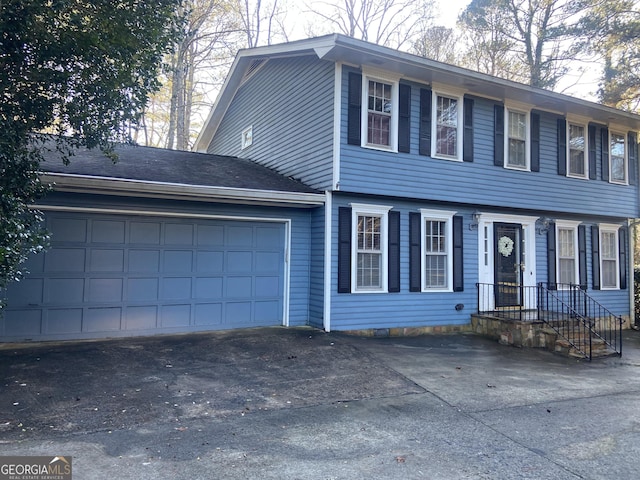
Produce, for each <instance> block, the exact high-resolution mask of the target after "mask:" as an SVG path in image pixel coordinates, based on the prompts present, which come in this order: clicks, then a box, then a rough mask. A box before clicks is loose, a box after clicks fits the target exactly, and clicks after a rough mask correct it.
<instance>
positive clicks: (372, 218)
mask: <svg viewBox="0 0 640 480" xmlns="http://www.w3.org/2000/svg"><path fill="white" fill-rule="evenodd" d="M352 208H353V210H352V222H353V223H352V224H353V229H352V232H353V236H354V237H353V240H352V246H353V247H352V262H351V264H352V269H353V272H352V278H354V279H355V284H354V291H356V292H367V291H368V292H386V291H387V249H386V246H387V242H388V240H387V215H388V212H389V210H390V209H391V207H381V206H376V205H355V204H352Z"/></svg>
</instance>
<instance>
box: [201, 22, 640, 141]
mask: <svg viewBox="0 0 640 480" xmlns="http://www.w3.org/2000/svg"><path fill="white" fill-rule="evenodd" d="M298 55H314V56H316V57H317V58H318V59H321V60H328V61H333V62H338V63H344V64H348V65H353V66H357V67H362V66H368V67H371V68H375V69H378V70H383V71H388V72H396V73H399V74H400V75H401V76H402V77H403V78H406V79H414V80H416V81H418V82H421V83H426V84H432V83H434V82H435V83H438V84H443V85H449V86H451V87H455V88H459V89H463V90H465V91H466V92H467V93H469V94H473V95H477V96H480V97H485V98H490V99H495V100H497V101H505V100H514V101H518V102H523V103H528V104H531V105H532V106H534V107H535V108H536V109H539V110H545V111H549V112H554V113H558V114H560V115H567V114H572V115H580V116H583V117H589V118H591V119H593V121H595V122H597V123H602V124H605V125H607V124H610V123H614V124H622V125H628V126H629V128H631V129H634V130H640V116H638V115H634V114H632V113H628V112H624V111H621V110H618V109H615V108H611V107H607V106H604V105H601V104H598V103H594V102H589V101H586V100H582V99H580V98H576V97H572V96H569V95H564V94H561V93H556V92H552V91H549V90H544V89H541V88H536V87H531V86H529V85H525V84H522V83H517V82H513V81H511V80H505V79H503V78H498V77H493V76H491V75H487V74H484V73H479V72H475V71H472V70H468V69H465V68H462V67H457V66H454V65H449V64H446V63H442V62H437V61H435V60H431V59H428V58H425V57H420V56H417V55H413V54H409V53H405V52H401V51H398V50H394V49H391V48H388V47H383V46H380V45H376V44H373V43H368V42H365V41H362V40H357V39H355V38H351V37H346V36H344V35H340V34H331V35H326V36H323V37H317V38H310V39H306V40H299V41H295V42H290V43H283V44H279V45H270V46H267V47H258V48H253V49H245V50H240V51H239V52H238V54H237V56H236V58H235V60H234V62H233V65H232V66H231V69H230V71H229V74H228V76H227V78H226V80H225V83H224V85H223V87H222V89H221V90H220V93H219V94H218V98H217V100H216V103H215V104H214V106H213V108H212V109H211V112H210V114H209V117H208V118H207V120H206V122H205V124H204V126H203V128H202V130H201V132H200V134H199V135H198V139H197V140H196V143H195V145H194V150H196V151H200V152H204V151H206V149H207V147H208V145H209V144H210V143H211V140H212V139H213V136H214V135H215V132H216V130H217V128H218V125H219V123H220V121H221V120H222V117H223V116H224V114H225V112H226V110H227V108H228V107H229V105H230V104H231V101H232V100H233V97H234V96H235V93H236V91H237V90H238V89H239V88H240V86H241V85H242V83H243V81H244V78H245V76H246V75H247V74H248V73H250V72H251V70H252V69H253V68H254V66H255V65H256V62H264V61H265V60H268V59H271V58H281V57H291V56H298Z"/></svg>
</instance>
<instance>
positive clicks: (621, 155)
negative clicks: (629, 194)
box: [610, 133, 627, 182]
mask: <svg viewBox="0 0 640 480" xmlns="http://www.w3.org/2000/svg"><path fill="white" fill-rule="evenodd" d="M610 156H611V180H612V181H614V182H626V181H627V169H626V162H625V158H626V155H625V141H624V135H620V134H618V133H611V137H610Z"/></svg>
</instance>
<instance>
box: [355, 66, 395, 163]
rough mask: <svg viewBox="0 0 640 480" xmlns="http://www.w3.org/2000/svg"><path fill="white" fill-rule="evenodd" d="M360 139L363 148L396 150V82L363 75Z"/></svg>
mask: <svg viewBox="0 0 640 480" xmlns="http://www.w3.org/2000/svg"><path fill="white" fill-rule="evenodd" d="M362 91H363V100H362V101H363V102H364V105H366V108H363V109H362V115H363V117H362V138H363V139H365V140H364V141H363V145H362V146H365V147H373V148H381V149H385V150H391V151H394V152H395V151H396V150H397V148H398V139H397V138H398V136H397V129H398V127H397V125H398V81H397V80H384V79H380V78H372V77H370V76H367V75H363V88H362Z"/></svg>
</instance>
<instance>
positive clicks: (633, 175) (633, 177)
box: [627, 132, 638, 185]
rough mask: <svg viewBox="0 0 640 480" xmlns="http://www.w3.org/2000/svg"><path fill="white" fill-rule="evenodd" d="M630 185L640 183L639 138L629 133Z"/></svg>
mask: <svg viewBox="0 0 640 480" xmlns="http://www.w3.org/2000/svg"><path fill="white" fill-rule="evenodd" d="M628 137H629V138H628V140H629V141H628V142H627V143H628V144H629V185H636V184H637V183H638V137H637V136H636V134H635V133H633V132H629V135H628Z"/></svg>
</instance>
